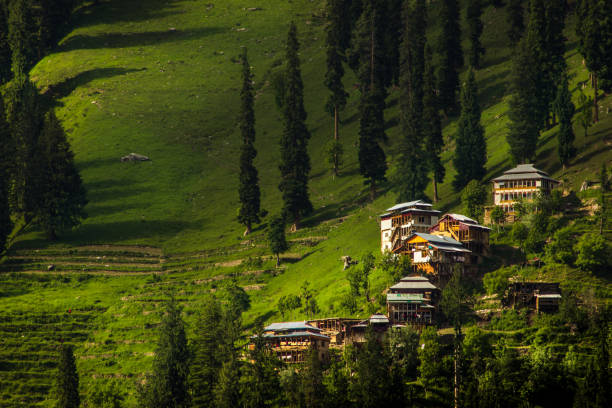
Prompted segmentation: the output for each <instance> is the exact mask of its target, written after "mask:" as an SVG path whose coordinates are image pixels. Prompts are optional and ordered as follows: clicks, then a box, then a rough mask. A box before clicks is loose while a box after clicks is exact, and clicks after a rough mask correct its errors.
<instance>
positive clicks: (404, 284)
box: [390, 281, 437, 290]
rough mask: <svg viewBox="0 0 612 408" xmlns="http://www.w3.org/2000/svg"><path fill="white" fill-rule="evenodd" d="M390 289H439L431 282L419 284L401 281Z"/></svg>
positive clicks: (420, 282)
mask: <svg viewBox="0 0 612 408" xmlns="http://www.w3.org/2000/svg"><path fill="white" fill-rule="evenodd" d="M390 289H428V290H431V289H437V288H436V287H435V286H434V285H433V284H431V283H430V282H429V281H419V282H404V281H400V282H399V283H396V284H395V285H393V286H391V287H390Z"/></svg>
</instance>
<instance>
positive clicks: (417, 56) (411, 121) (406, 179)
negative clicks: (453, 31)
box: [396, 0, 429, 201]
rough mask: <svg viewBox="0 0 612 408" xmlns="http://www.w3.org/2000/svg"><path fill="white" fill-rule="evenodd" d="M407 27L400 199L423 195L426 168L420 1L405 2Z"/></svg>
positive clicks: (423, 25)
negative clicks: (412, 3)
mask: <svg viewBox="0 0 612 408" xmlns="http://www.w3.org/2000/svg"><path fill="white" fill-rule="evenodd" d="M403 18H404V22H405V24H406V26H405V27H404V34H403V39H402V46H401V57H400V61H401V63H400V109H401V116H400V117H401V125H402V136H403V137H402V142H401V145H400V156H399V163H398V172H397V181H396V185H397V188H398V190H399V200H400V201H410V200H415V199H419V198H423V196H424V190H425V188H426V186H427V183H428V178H427V173H428V172H429V167H428V165H427V164H428V163H427V159H426V158H427V154H426V153H425V146H424V137H423V136H424V135H423V127H424V125H425V124H424V120H423V77H424V70H425V66H424V64H425V55H424V52H425V41H426V39H425V28H426V9H425V2H424V1H423V0H419V1H416V2H415V3H414V7H413V6H411V5H410V3H409V2H406V3H405V7H404V10H403Z"/></svg>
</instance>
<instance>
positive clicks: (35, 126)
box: [5, 72, 43, 222]
mask: <svg viewBox="0 0 612 408" xmlns="http://www.w3.org/2000/svg"><path fill="white" fill-rule="evenodd" d="M5 96H6V105H5V109H6V117H7V121H8V123H9V127H10V130H11V135H12V138H13V140H12V146H11V148H12V149H14V150H13V154H14V161H13V163H14V165H13V166H12V167H11V179H12V188H11V197H10V200H11V206H12V208H13V210H14V211H15V212H19V213H21V214H23V215H24V218H25V221H26V222H29V221H30V220H31V218H32V216H33V214H34V212H35V210H36V208H37V206H38V204H39V202H40V189H39V188H38V184H37V182H38V181H39V180H37V177H38V168H37V164H38V158H37V152H36V149H37V145H38V137H39V135H40V132H41V129H42V123H43V113H42V108H41V106H40V96H39V94H38V90H37V89H36V87H35V86H34V84H33V83H32V82H31V81H30V79H29V78H28V77H27V75H25V74H23V73H20V72H18V73H16V74H15V77H14V78H13V80H12V81H11V82H10V83H9V85H8V86H7V88H6V95H5Z"/></svg>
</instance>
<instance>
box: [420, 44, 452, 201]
mask: <svg viewBox="0 0 612 408" xmlns="http://www.w3.org/2000/svg"><path fill="white" fill-rule="evenodd" d="M423 91H424V92H423V137H424V139H425V146H426V148H425V152H426V153H427V156H428V159H427V160H428V163H429V168H430V169H431V171H432V172H433V200H434V202H437V201H438V183H442V182H444V176H445V175H446V169H445V168H444V165H443V164H442V158H441V157H440V155H441V154H442V149H443V147H444V138H443V137H442V125H441V123H440V110H439V107H438V99H437V96H436V90H435V77H434V69H433V65H432V62H431V49H430V48H429V47H426V48H425V72H424V76H423Z"/></svg>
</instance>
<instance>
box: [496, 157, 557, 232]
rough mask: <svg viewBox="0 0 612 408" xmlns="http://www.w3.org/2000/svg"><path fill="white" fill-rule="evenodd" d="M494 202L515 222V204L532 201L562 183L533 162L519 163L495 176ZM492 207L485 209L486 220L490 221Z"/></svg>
mask: <svg viewBox="0 0 612 408" xmlns="http://www.w3.org/2000/svg"><path fill="white" fill-rule="evenodd" d="M492 182H493V203H494V204H495V206H498V207H501V208H502V209H503V210H504V212H505V213H506V220H507V221H509V222H514V220H515V216H516V213H515V208H514V205H515V204H516V203H517V201H519V200H524V201H531V200H533V199H534V198H536V197H537V196H538V194H542V195H548V194H550V192H551V191H552V190H553V189H554V188H555V187H557V186H558V185H559V184H560V181H558V180H555V179H553V178H551V177H550V176H549V175H548V174H547V173H545V172H544V171H542V170H538V169H536V168H535V167H533V164H519V165H518V166H516V167H515V168H513V169H510V170H507V171H505V172H504V174H502V175H501V176H499V177H497V178H494V179H493V180H492ZM491 210H492V208H491V207H490V208H487V209H486V211H485V222H487V220H488V221H489V222H490V214H491Z"/></svg>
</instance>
